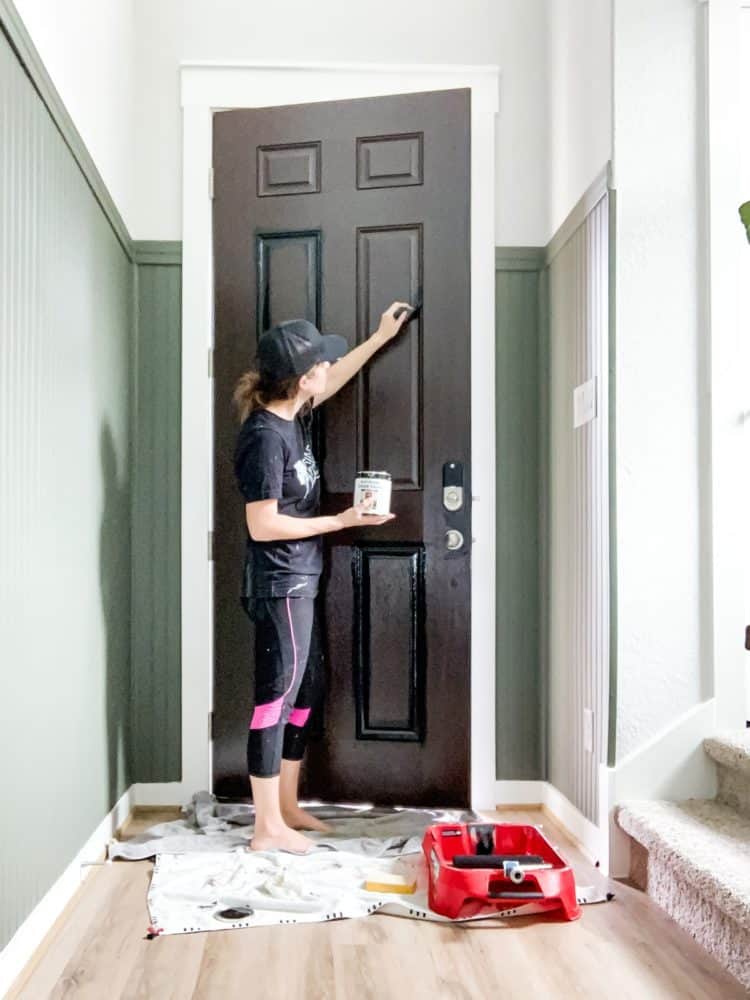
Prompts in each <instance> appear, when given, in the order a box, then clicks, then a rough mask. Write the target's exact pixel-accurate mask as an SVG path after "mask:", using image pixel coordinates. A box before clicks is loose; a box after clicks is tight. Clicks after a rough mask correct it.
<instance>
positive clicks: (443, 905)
mask: <svg viewBox="0 0 750 1000" xmlns="http://www.w3.org/2000/svg"><path fill="white" fill-rule="evenodd" d="M422 849H423V851H424V854H425V857H426V858H427V868H428V871H429V878H430V888H429V901H430V908H431V909H432V910H434V911H435V912H436V913H440V914H442V916H444V917H451V918H453V919H455V918H456V917H458V915H459V913H461V911H462V909H463V910H464V913H463V915H464V916H470V915H472V914H473V913H474V912H476V910H477V909H478V908H479V906H488V905H489V906H494V907H497V909H498V911H499V912H502V911H503V910H510V909H517V908H518V907H519V906H522V905H524V904H525V903H535V904H537V906H539V907H541V909H543V910H557V909H559V910H561V911H562V915H563V916H564V918H565V919H566V920H577V919H578V918H579V917H580V915H581V908H580V906H579V905H578V901H577V899H576V884H575V876H574V874H573V871H572V869H571V868H570V866H569V865H568V864H567V863H566V862H565V861H564V860H563V858H561V857H560V855H559V854H558V853H557V852H556V851H555V849H554V847H553V846H552V845H551V844H550V842H549V841H548V840H547V838H546V837H545V836H544V835H543V834H542V833H541V831H540V830H538V829H537V827H535V826H522V825H518V824H516V823H437V824H435V825H434V826H430V827H428V828H427V830H426V831H425V835H424V838H423V840H422ZM472 904H473V905H472ZM477 904H478V905H477ZM464 908H465V909H464Z"/></svg>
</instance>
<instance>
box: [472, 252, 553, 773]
mask: <svg viewBox="0 0 750 1000" xmlns="http://www.w3.org/2000/svg"><path fill="white" fill-rule="evenodd" d="M543 260H544V253H543V251H539V250H535V249H534V248H531V249H526V248H509V249H503V248H499V247H498V248H497V250H496V254H495V320H496V321H495V343H496V361H495V363H496V368H495V372H496V378H495V383H496V390H495V391H496V396H495V398H496V411H495V427H496V468H497V476H496V491H497V493H496V497H497V529H496V530H497V535H496V545H497V571H496V581H497V583H496V588H497V589H496V622H497V624H496V643H495V649H496V656H497V662H496V677H497V686H496V774H497V778H498V780H511V779H516V780H521V779H526V780H532V779H541V778H543V777H544V773H543V772H544V759H543V720H542V687H541V655H540V653H541V651H540V635H541V631H540V622H541V609H540V589H539V582H540V581H539V558H540V545H539V523H540V522H539V515H540V510H539V498H540V478H539V477H540V456H539V444H540V419H539V415H540V355H539V281H540V269H541V267H542V265H543ZM477 460H479V461H481V457H478V458H477V457H475V461H477Z"/></svg>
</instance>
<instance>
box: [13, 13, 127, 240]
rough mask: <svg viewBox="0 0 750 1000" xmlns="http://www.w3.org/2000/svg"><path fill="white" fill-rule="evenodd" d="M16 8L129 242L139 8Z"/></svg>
mask: <svg viewBox="0 0 750 1000" xmlns="http://www.w3.org/2000/svg"><path fill="white" fill-rule="evenodd" d="M15 6H16V9H17V10H18V13H19V14H20V16H21V19H22V21H23V23H24V26H25V27H26V30H27V31H28V33H29V35H30V36H31V40H32V42H33V43H34V45H35V47H36V48H37V50H38V52H39V55H40V56H41V59H42V61H43V63H44V66H45V69H46V70H47V72H48V73H49V75H50V77H51V79H52V82H53V83H54V85H55V87H56V89H57V91H58V93H59V94H60V97H61V98H62V100H63V103H64V104H65V107H66V108H67V111H68V113H69V114H70V116H71V118H72V119H73V122H74V123H75V126H76V128H77V129H78V131H79V132H80V134H81V137H82V139H83V141H84V143H85V145H86V148H87V149H88V151H89V153H90V154H91V157H92V159H93V160H94V163H95V164H96V166H97V169H98V170H99V173H100V174H101V175H102V179H103V180H104V183H105V184H106V186H107V189H108V191H109V193H110V195H111V196H112V198H113V200H114V202H115V204H116V205H117V208H118V210H119V212H120V215H121V216H122V218H123V220H124V222H125V225H126V226H127V227H128V229H129V230H130V233H131V235H132V232H133V226H134V223H135V218H136V213H135V204H134V199H135V183H134V175H133V165H134V162H135V160H136V156H137V154H136V150H135V148H134V130H133V105H134V101H133V92H134V87H135V78H134V77H135V33H136V26H135V5H134V0H66V2H65V3H50V2H49V0H47V2H45V0H15Z"/></svg>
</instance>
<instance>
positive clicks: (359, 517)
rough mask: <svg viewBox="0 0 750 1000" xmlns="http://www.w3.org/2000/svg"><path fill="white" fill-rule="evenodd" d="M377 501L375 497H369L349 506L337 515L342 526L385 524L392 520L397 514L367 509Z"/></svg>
mask: <svg viewBox="0 0 750 1000" xmlns="http://www.w3.org/2000/svg"><path fill="white" fill-rule="evenodd" d="M374 502H375V498H374V497H368V498H367V499H366V500H363V501H362V503H358V504H355V505H354V506H353V507H349V508H348V509H347V510H344V511H342V512H341V513H340V514H338V515H337V519H338V521H339V522H340V524H341V527H342V528H356V527H359V526H360V525H363V524H366V525H367V526H368V527H370V526H371V525H375V524H385V523H386V521H392V520H393V519H394V517H395V516H396V515H395V514H368V513H367V511H368V509H369V508H370V507H372V505H373V503H374Z"/></svg>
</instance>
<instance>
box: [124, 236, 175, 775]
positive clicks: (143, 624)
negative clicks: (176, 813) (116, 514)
mask: <svg viewBox="0 0 750 1000" xmlns="http://www.w3.org/2000/svg"><path fill="white" fill-rule="evenodd" d="M169 249H170V248H169V247H167V248H166V249H165V248H164V247H163V246H160V245H159V244H149V245H145V244H136V251H137V255H136V259H137V260H138V262H139V263H138V314H137V315H138V321H137V361H136V397H135V407H134V413H135V420H134V427H133V435H134V463H133V515H132V516H133V522H132V523H133V529H132V531H133V592H132V601H133V617H132V648H133V672H132V713H133V714H132V731H133V769H134V774H135V780H136V781H139V782H143V781H179V780H180V776H181V726H182V720H181V714H180V712H181V682H182V679H181V665H180V415H181V407H180V309H181V295H180V283H181V268H180V265H179V255H178V254H177V253H175V252H172V253H169V252H167V251H168V250H169ZM143 260H146V261H149V262H150V263H141V261H143ZM162 261H166V262H162Z"/></svg>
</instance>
